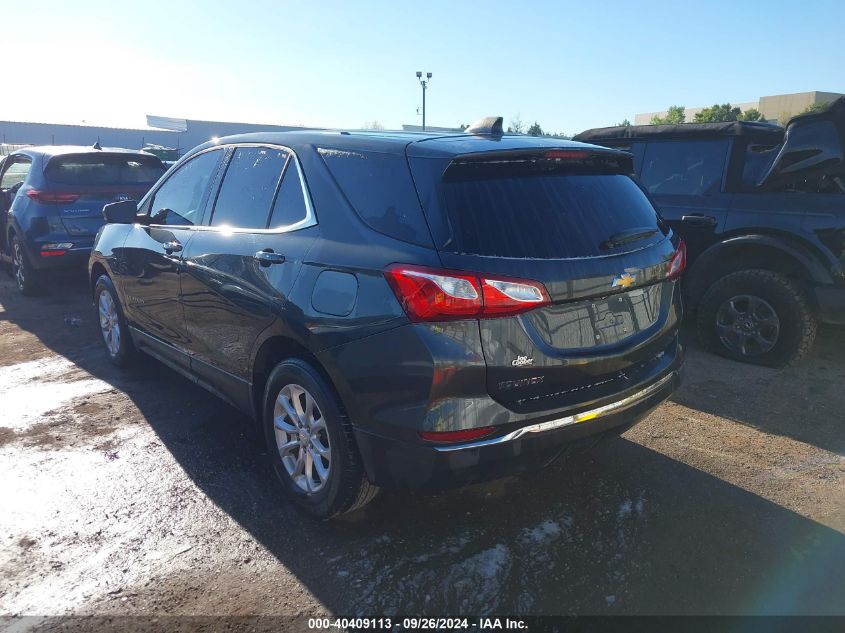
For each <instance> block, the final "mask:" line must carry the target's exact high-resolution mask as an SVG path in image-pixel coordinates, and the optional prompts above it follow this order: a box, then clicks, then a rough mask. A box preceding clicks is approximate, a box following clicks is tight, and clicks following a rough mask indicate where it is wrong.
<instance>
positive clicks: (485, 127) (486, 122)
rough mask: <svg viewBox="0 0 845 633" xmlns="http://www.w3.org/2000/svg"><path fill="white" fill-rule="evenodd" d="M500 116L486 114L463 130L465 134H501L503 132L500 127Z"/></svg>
mask: <svg viewBox="0 0 845 633" xmlns="http://www.w3.org/2000/svg"><path fill="white" fill-rule="evenodd" d="M502 121H503V119H502V117H500V116H486V117H484V118H483V119H478V121H476V122H475V123H473V124H472V125H470V126H469V127H468V128H467V129H465V130H464V132H465V133H466V134H490V135H493V136H501V135H502V134H504V130H503V129H502Z"/></svg>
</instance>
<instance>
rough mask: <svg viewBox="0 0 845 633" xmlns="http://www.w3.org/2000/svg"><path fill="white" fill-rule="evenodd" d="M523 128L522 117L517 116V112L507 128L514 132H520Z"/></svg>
mask: <svg viewBox="0 0 845 633" xmlns="http://www.w3.org/2000/svg"><path fill="white" fill-rule="evenodd" d="M523 130H525V124H524V123H523V122H522V119H521V118H520V117H519V112H517V113H516V116H515V117H514V118H512V119H511V124H510V127H509V128H508V132H512V133H514V134H522V132H523Z"/></svg>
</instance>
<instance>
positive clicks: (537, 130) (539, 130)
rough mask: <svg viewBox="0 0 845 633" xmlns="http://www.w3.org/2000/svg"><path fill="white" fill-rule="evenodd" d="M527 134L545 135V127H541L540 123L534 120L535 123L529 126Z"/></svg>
mask: <svg viewBox="0 0 845 633" xmlns="http://www.w3.org/2000/svg"><path fill="white" fill-rule="evenodd" d="M526 134H528V136H545V134H544V133H543V128H542V127H540V124H539V123H537V121H534V125H532V126H531V127H529V128H528V131H527V132H526Z"/></svg>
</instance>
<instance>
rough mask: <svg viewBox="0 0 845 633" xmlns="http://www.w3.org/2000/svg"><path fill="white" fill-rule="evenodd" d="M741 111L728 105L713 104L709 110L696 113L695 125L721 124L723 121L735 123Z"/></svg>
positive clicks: (705, 109)
mask: <svg viewBox="0 0 845 633" xmlns="http://www.w3.org/2000/svg"><path fill="white" fill-rule="evenodd" d="M740 114H742V110H740V109H739V108H737V107H735V106H732V105H731V104H730V103H723V104H722V105H718V104H713V105H712V106H710V107H709V108H704V109H703V110H702V111H701V112H698V113H696V115H695V122H696V123H721V122H724V121H736V120H737V119H739V115H740Z"/></svg>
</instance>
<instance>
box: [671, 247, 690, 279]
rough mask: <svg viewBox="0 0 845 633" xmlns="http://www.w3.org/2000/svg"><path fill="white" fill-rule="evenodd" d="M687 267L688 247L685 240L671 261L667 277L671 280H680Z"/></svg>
mask: <svg viewBox="0 0 845 633" xmlns="http://www.w3.org/2000/svg"><path fill="white" fill-rule="evenodd" d="M686 267H687V245H686V242H684V240H681V242H680V243H679V244H678V248H677V250H676V251H675V254H674V255H672V259H670V260H669V266H668V268H667V272H666V277H668V278H669V279H678V278H679V277H680V276H681V275H682V274H683V272H684V269H685V268H686Z"/></svg>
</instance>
